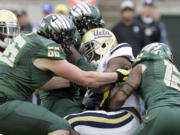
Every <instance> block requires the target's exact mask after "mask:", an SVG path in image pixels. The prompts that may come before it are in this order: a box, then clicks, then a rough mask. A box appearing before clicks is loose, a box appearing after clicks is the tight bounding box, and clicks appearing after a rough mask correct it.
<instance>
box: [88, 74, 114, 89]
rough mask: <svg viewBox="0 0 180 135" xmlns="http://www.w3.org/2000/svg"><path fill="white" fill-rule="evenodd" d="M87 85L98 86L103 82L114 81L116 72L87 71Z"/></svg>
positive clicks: (103, 83)
mask: <svg viewBox="0 0 180 135" xmlns="http://www.w3.org/2000/svg"><path fill="white" fill-rule="evenodd" d="M86 76H87V79H88V80H87V85H86V86H88V87H99V86H102V85H105V84H110V83H114V82H116V81H117V78H118V75H117V73H116V72H109V73H101V72H93V71H89V72H87V75H86Z"/></svg>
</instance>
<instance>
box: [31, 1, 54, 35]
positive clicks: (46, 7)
mask: <svg viewBox="0 0 180 135" xmlns="http://www.w3.org/2000/svg"><path fill="white" fill-rule="evenodd" d="M53 12H54V7H53V5H52V4H50V3H45V4H43V6H42V16H43V17H46V16H48V15H49V14H51V13H53ZM39 28H40V23H38V24H35V25H34V27H33V32H36V31H37V30H38V29H39Z"/></svg>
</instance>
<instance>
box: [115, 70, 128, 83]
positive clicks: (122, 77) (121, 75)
mask: <svg viewBox="0 0 180 135" xmlns="http://www.w3.org/2000/svg"><path fill="white" fill-rule="evenodd" d="M116 73H117V74H118V79H117V82H118V83H119V84H120V85H121V84H122V83H123V82H125V81H126V80H127V79H128V75H129V71H128V70H125V69H120V68H119V69H117V70H116Z"/></svg>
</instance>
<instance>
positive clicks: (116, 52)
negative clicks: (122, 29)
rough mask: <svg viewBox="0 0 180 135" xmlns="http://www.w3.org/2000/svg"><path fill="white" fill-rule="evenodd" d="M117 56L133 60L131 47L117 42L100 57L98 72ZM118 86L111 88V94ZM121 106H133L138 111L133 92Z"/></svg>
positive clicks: (137, 103)
mask: <svg viewBox="0 0 180 135" xmlns="http://www.w3.org/2000/svg"><path fill="white" fill-rule="evenodd" d="M119 56H125V57H127V58H128V59H129V60H130V61H134V56H133V52H132V47H131V46H130V45H129V44H126V43H123V44H119V45H118V46H117V47H115V48H114V49H113V50H112V51H110V52H108V53H107V54H106V55H104V57H102V59H101V61H100V63H99V65H98V67H97V70H96V71H98V72H103V71H104V70H105V69H106V67H107V64H108V62H109V61H110V60H111V59H112V58H115V57H119ZM119 88H120V86H119V85H118V84H116V86H115V87H114V89H113V90H112V95H113V94H114V93H115V92H116V91H117V90H118V89H119ZM122 107H134V108H136V110H137V111H140V105H139V100H138V98H137V96H136V95H135V94H132V95H131V96H130V97H129V98H128V99H127V100H126V102H125V103H124V105H123V106H122Z"/></svg>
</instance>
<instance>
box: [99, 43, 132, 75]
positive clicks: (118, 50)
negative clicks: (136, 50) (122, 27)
mask: <svg viewBox="0 0 180 135" xmlns="http://www.w3.org/2000/svg"><path fill="white" fill-rule="evenodd" d="M119 56H124V57H127V58H128V59H129V60H130V61H134V56H133V52H132V47H131V46H130V45H129V44H126V43H123V44H119V45H117V46H116V47H115V48H114V49H113V50H111V51H110V52H108V53H107V54H106V55H104V56H103V57H102V58H101V60H100V62H99V65H98V67H97V70H96V71H97V72H103V71H104V70H105V69H106V67H107V64H108V62H109V60H111V59H112V58H115V57H119Z"/></svg>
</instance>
